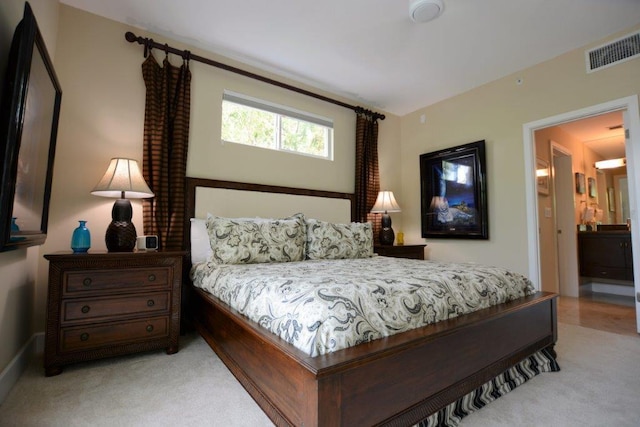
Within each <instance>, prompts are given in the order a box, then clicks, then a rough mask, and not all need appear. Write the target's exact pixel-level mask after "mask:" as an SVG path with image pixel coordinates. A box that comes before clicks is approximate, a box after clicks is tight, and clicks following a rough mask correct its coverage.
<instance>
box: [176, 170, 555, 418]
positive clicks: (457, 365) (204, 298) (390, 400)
mask: <svg viewBox="0 0 640 427" xmlns="http://www.w3.org/2000/svg"><path fill="white" fill-rule="evenodd" d="M207 188H215V189H218V190H219V189H222V190H224V191H225V192H231V193H234V192H237V193H239V194H242V195H243V197H245V196H246V195H247V194H257V195H258V196H259V197H264V196H268V197H274V196H273V195H276V196H275V197H279V196H280V195H286V197H289V196H292V197H300V198H302V199H301V200H302V202H301V203H303V204H304V208H300V209H298V210H297V211H306V210H307V208H309V209H310V210H311V211H313V210H314V209H316V207H315V205H314V203H315V201H318V200H319V201H321V202H319V203H320V205H323V204H324V203H325V202H326V203H328V206H329V207H328V208H320V210H321V211H322V209H325V211H324V212H322V213H320V214H319V215H333V214H335V212H338V211H342V212H343V216H342V219H343V218H344V211H345V210H346V211H349V212H350V211H351V206H352V204H353V195H351V194H347V193H333V192H325V191H315V190H307V189H295V188H288V187H274V186H264V185H252V184H245V183H234V182H227V181H216V180H205V179H197V178H188V179H187V189H186V190H187V191H186V200H187V211H186V215H185V216H186V219H187V221H189V219H190V218H194V217H198V216H200V217H201V216H202V215H203V212H207V211H209V208H210V207H211V201H207V199H208V196H207V195H206V194H208V193H203V192H202V190H203V189H207ZM225 194H226V193H225ZM224 197H229V196H228V195H225V196H223V202H220V201H217V202H214V203H213V204H214V205H217V206H218V207H220V206H221V205H224V206H225V207H227V206H228V205H230V204H231V203H229V201H228V200H227V199H225V198H224ZM196 199H198V200H196ZM203 199H204V200H205V202H204V204H202V203H201V201H202V200H203ZM310 199H313V200H314V202H310ZM296 200H298V199H296ZM197 203H198V204H197ZM207 203H209V204H208V205H207ZM239 203H240V205H244V206H245V207H247V206H248V207H249V208H251V207H253V206H258V205H260V202H259V201H258V202H247V201H242V202H239ZM296 203H300V201H299V200H298V201H295V202H293V204H294V206H296ZM276 205H281V203H276ZM285 209H287V210H288V211H289V212H296V209H294V207H286V208H285ZM252 212H253V211H252ZM327 212H328V213H327ZM305 213H306V212H305ZM220 214H221V215H227V216H235V214H236V212H235V211H234V215H231V214H230V212H228V211H227V212H221V213H220ZM244 215H247V214H246V213H245V214H244ZM261 215H266V216H273V217H276V216H278V215H280V213H266V214H263V213H262V214H261ZM310 215H311V216H312V217H314V216H315V215H314V214H313V213H312V214H310ZM347 215H348V213H347ZM237 216H242V214H238V215H237ZM329 220H332V219H331V218H329ZM185 226H186V228H185V229H187V230H188V229H190V224H185ZM185 245H186V246H185V247H187V248H191V247H192V246H191V242H190V237H189V236H186V238H185ZM406 261H412V262H421V261H415V260H406ZM185 301H186V307H185V308H184V310H183V313H184V314H185V315H186V316H187V319H186V320H187V322H189V323H191V324H192V325H193V326H194V327H195V328H196V329H197V330H198V332H199V333H200V334H201V335H202V336H203V337H204V339H205V340H206V341H207V343H208V344H209V345H210V346H211V348H212V349H213V350H214V351H215V352H216V354H217V355H218V356H219V357H220V359H221V360H222V361H223V362H224V363H225V365H226V366H227V367H228V368H229V370H230V371H231V372H232V373H233V374H234V375H235V377H236V378H237V379H238V380H239V381H240V383H241V384H242V385H243V386H244V388H245V389H246V390H247V391H248V392H249V394H250V395H251V396H252V397H253V399H254V400H255V401H256V402H257V403H258V405H260V407H261V408H262V409H263V410H264V411H265V413H266V414H267V415H268V416H269V418H270V419H271V420H272V421H273V422H274V423H275V424H276V425H296V426H339V425H344V426H353V425H358V426H365V425H367V426H368V425H397V426H408V425H414V424H416V423H421V425H439V424H441V425H447V424H454V423H455V422H453V421H451V420H450V419H453V420H454V421H455V419H459V418H461V417H462V416H464V414H462V415H461V414H460V412H465V410H464V409H461V408H465V406H464V403H465V401H466V402H467V403H468V402H469V401H470V400H475V399H476V397H477V396H476V397H473V396H472V395H473V393H480V394H491V395H492V396H494V397H497V396H498V395H499V393H498V392H497V391H495V390H492V391H487V390H486V389H485V388H483V387H487V384H489V386H493V387H494V388H500V387H501V385H500V384H499V383H501V381H502V382H504V381H503V380H497V378H499V377H500V376H501V375H503V376H505V378H507V382H513V381H509V379H510V378H511V375H510V374H508V373H509V372H516V371H517V372H520V373H521V372H522V371H523V370H524V371H530V370H532V371H538V370H540V365H541V364H543V363H544V362H545V361H542V360H539V359H540V358H541V356H540V355H541V354H542V355H543V356H544V357H545V358H546V361H548V362H549V363H550V365H551V366H552V368H551V369H549V370H557V365H556V364H555V360H554V357H555V353H554V351H553V346H554V344H555V342H556V339H557V327H556V322H557V321H556V302H555V294H550V293H544V292H534V293H531V294H528V295H524V296H521V297H518V298H514V299H510V300H508V301H506V302H502V303H499V304H497V305H492V306H490V307H487V308H479V309H477V310H475V311H472V312H470V313H468V314H461V315H459V316H457V317H454V318H449V319H447V320H443V321H439V322H437V323H432V324H428V325H426V326H419V327H416V328H414V329H410V330H407V331H402V332H398V333H395V334H392V335H389V336H384V337H380V338H378V339H372V340H370V341H367V340H365V342H362V343H357V342H356V343H354V344H353V345H351V346H348V347H346V348H342V349H339V350H335V351H333V350H332V351H328V352H322V351H321V352H319V353H318V354H310V353H309V352H308V351H303V349H301V348H299V347H297V346H294V345H293V344H291V343H290V342H287V340H285V339H284V338H281V337H279V336H278V335H276V334H274V333H272V332H270V331H268V330H267V329H265V328H264V327H263V326H261V325H260V324H259V322H258V321H254V320H250V318H249V317H247V316H245V315H242V314H240V312H239V310H237V309H234V308H232V307H231V306H230V305H229V304H227V303H225V302H223V300H222V299H219V298H216V297H214V296H212V295H211V294H210V293H209V292H207V291H205V290H203V289H200V288H197V287H195V286H190V287H189V288H188V294H186V295H185ZM356 344H357V345H356ZM524 361H528V362H527V363H526V366H525V367H524V368H523V367H522V366H524V365H522V363H523V362H524ZM514 367H515V368H514ZM510 370H513V371H510ZM505 373H506V374H505ZM503 385H504V384H503ZM507 388H509V387H507ZM470 396H471V397H470ZM490 400H491V399H488V400H487V401H490ZM453 413H455V414H456V415H455V416H451V414H453ZM456 417H457V418H456Z"/></svg>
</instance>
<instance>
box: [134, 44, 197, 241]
mask: <svg viewBox="0 0 640 427" xmlns="http://www.w3.org/2000/svg"><path fill="white" fill-rule="evenodd" d="M142 75H143V78H144V82H145V86H146V90H147V93H146V101H145V115H144V153H143V168H142V169H143V175H144V178H145V180H146V181H147V183H148V184H149V187H150V188H151V191H153V193H154V194H155V197H154V198H152V199H148V200H144V201H143V209H144V234H146V235H149V234H151V235H157V236H158V241H159V246H160V248H162V249H168V250H171V249H181V248H182V242H183V233H184V232H185V230H184V203H185V196H184V188H185V176H186V171H187V150H188V147H189V114H190V105H191V72H190V71H189V63H188V61H183V64H182V65H181V66H180V67H175V66H173V65H171V64H170V63H169V60H168V58H167V57H165V59H164V61H163V63H162V66H160V65H159V64H158V62H157V61H156V59H155V58H154V57H153V55H148V56H147V58H146V59H145V61H144V62H143V63H142Z"/></svg>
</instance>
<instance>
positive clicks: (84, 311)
mask: <svg viewBox="0 0 640 427" xmlns="http://www.w3.org/2000/svg"><path fill="white" fill-rule="evenodd" d="M89 310H91V307H89V306H88V305H85V306H84V307H82V312H83V313H84V314H87V313H88V312H89Z"/></svg>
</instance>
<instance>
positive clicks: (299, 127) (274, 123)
mask: <svg viewBox="0 0 640 427" xmlns="http://www.w3.org/2000/svg"><path fill="white" fill-rule="evenodd" d="M221 137H222V140H223V141H226V142H234V143H238V144H245V145H252V146H255V147H261V148H270V149H273V150H280V151H287V152H293V153H298V154H304V155H310V156H315V157H322V158H326V159H332V157H333V147H332V145H333V122H332V121H331V120H328V119H325V118H321V117H317V116H314V115H311V114H309V113H304V112H300V111H298V110H293V109H288V108H287V107H282V106H278V105H275V104H270V103H266V102H263V101H259V100H256V99H253V98H248V97H246V98H245V97H244V96H240V95H236V94H231V93H229V92H225V93H224V97H223V101H222V135H221Z"/></svg>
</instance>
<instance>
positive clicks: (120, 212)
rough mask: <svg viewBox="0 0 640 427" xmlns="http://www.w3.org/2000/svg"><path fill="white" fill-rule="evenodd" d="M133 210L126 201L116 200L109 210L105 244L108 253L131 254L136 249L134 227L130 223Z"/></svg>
mask: <svg viewBox="0 0 640 427" xmlns="http://www.w3.org/2000/svg"><path fill="white" fill-rule="evenodd" d="M132 216H133V209H132V208H131V202H129V200H127V199H118V200H116V202H115V203H114V204H113V209H112V210H111V219H112V221H111V223H110V224H109V227H107V234H106V235H105V238H104V240H105V243H106V244H107V250H108V251H109V252H133V248H135V247H136V237H137V236H136V227H135V226H134V225H133V223H132V222H131V217H132Z"/></svg>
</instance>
